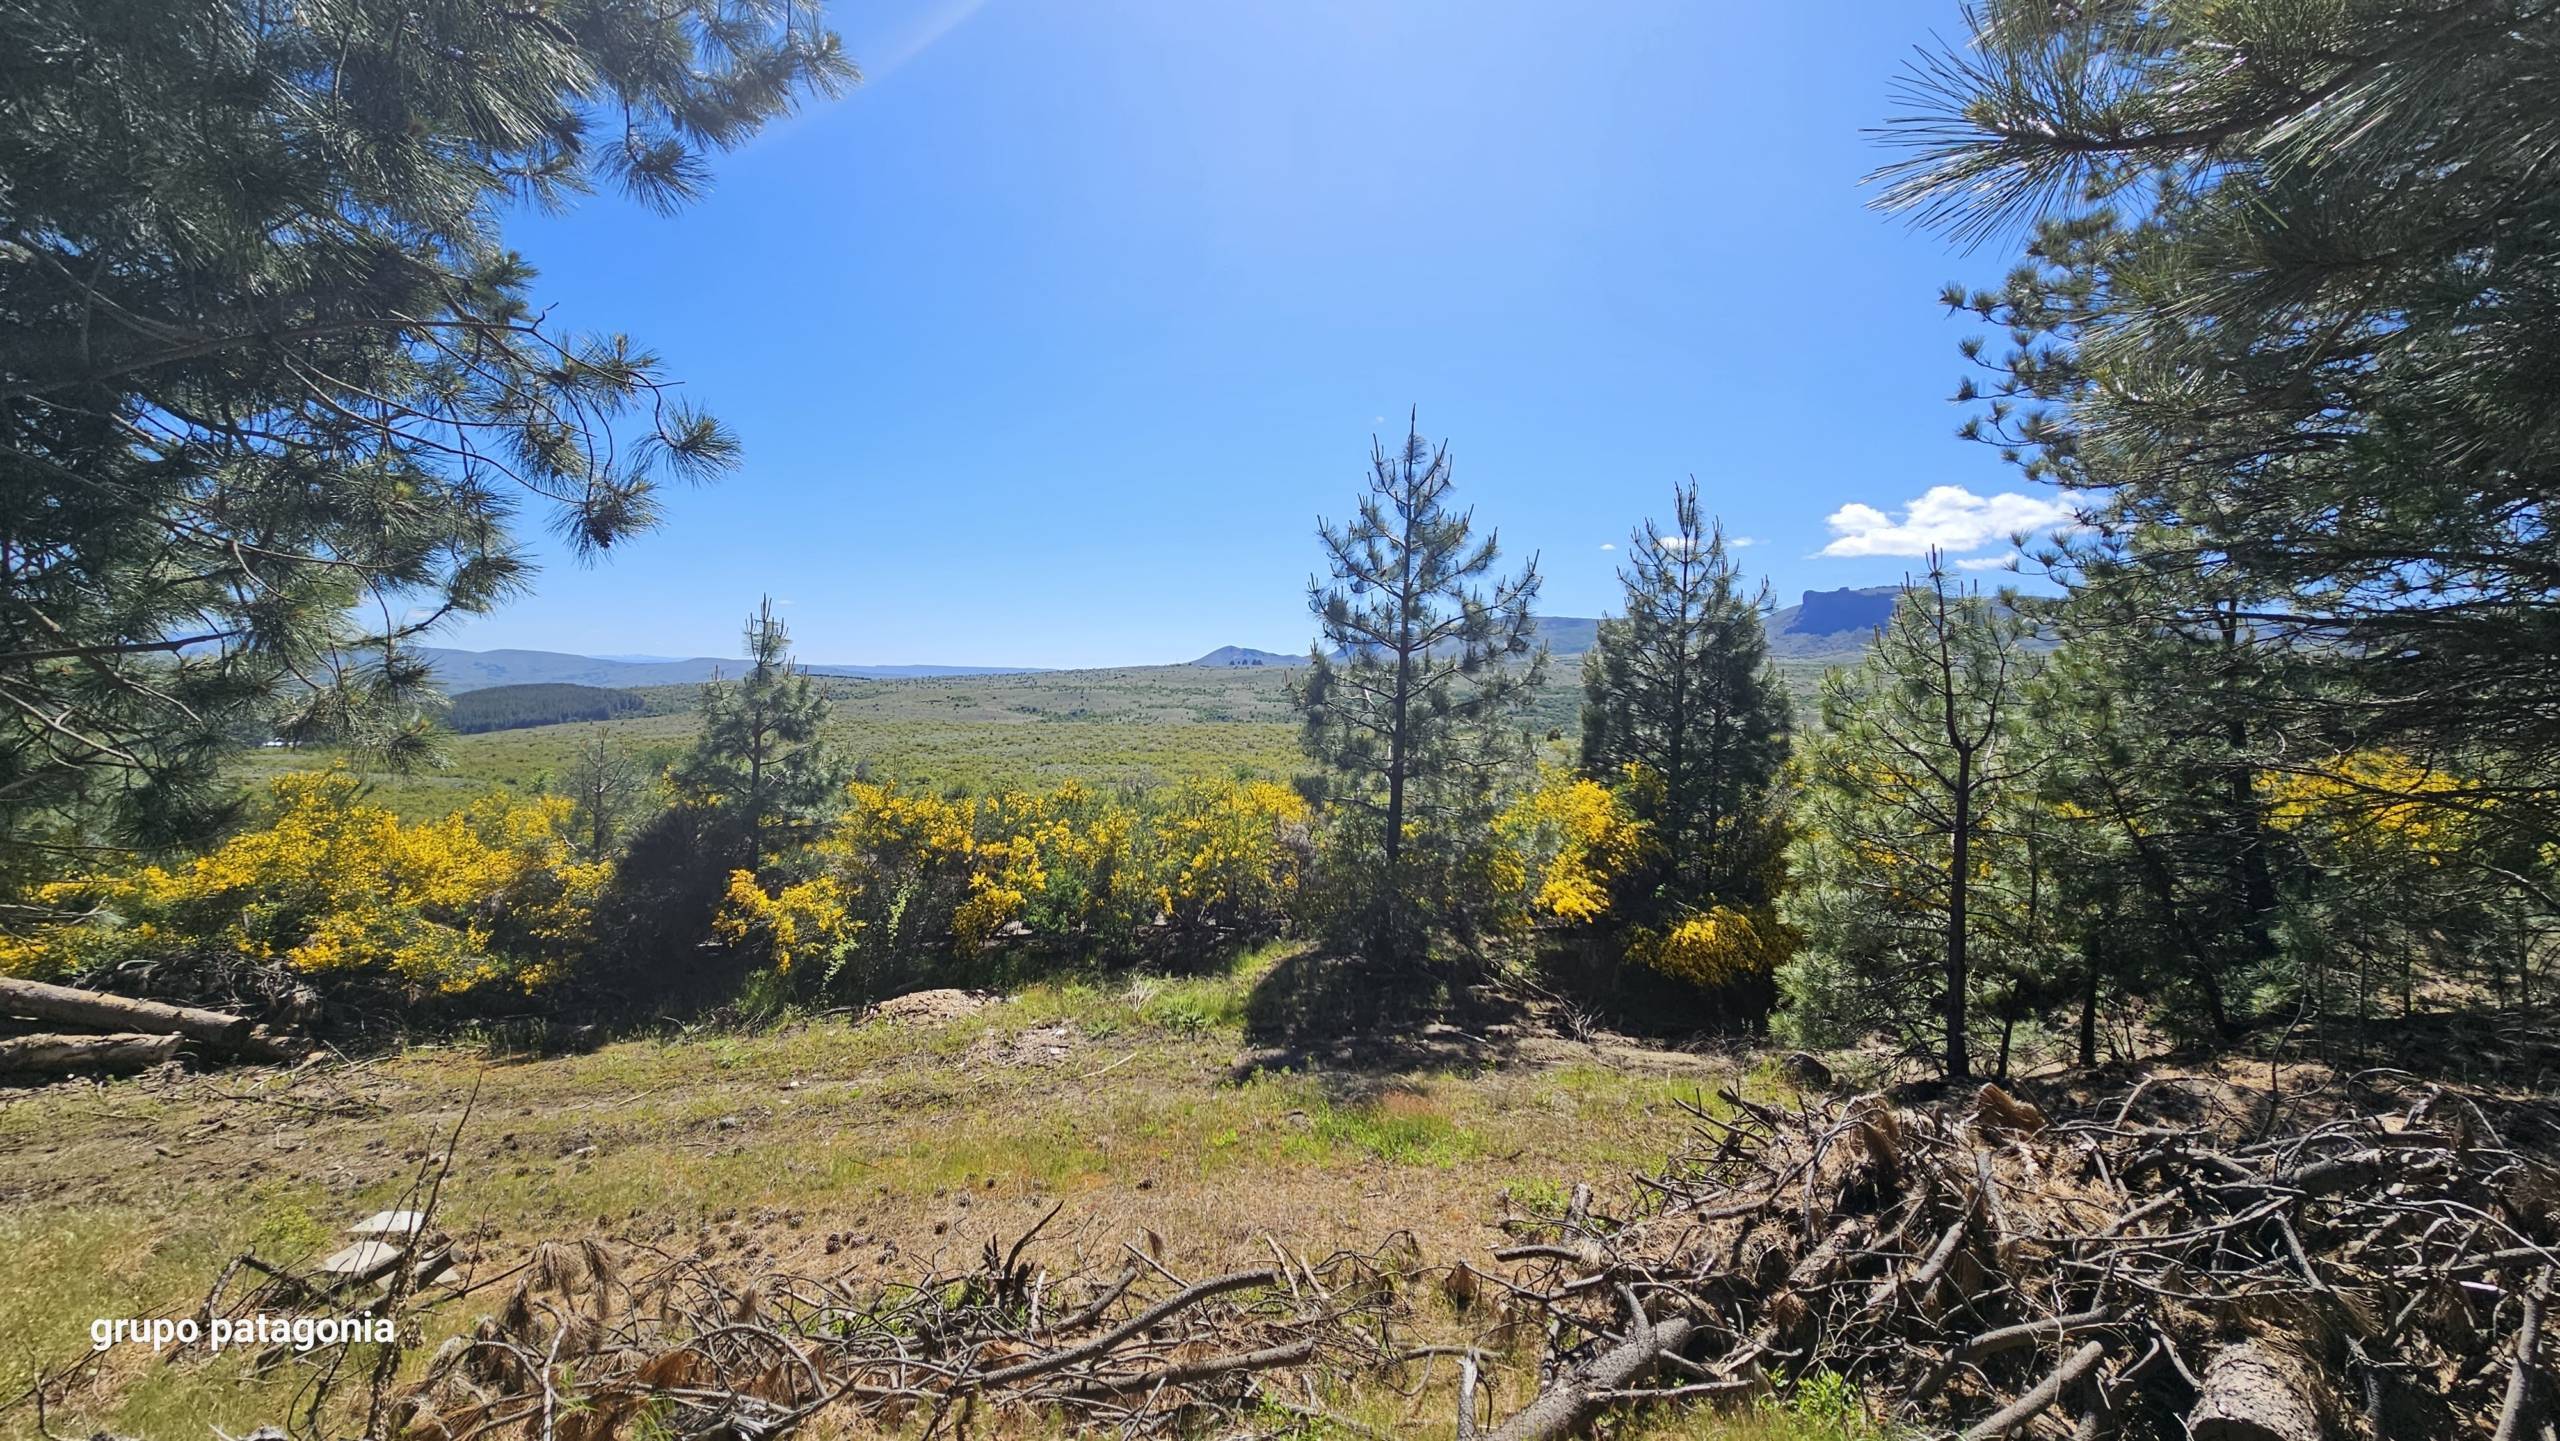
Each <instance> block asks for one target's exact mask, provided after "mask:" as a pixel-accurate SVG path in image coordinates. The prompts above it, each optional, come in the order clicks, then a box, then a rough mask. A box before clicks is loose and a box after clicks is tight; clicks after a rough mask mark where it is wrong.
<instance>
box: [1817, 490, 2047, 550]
mask: <svg viewBox="0 0 2560 1441" xmlns="http://www.w3.org/2000/svg"><path fill="white" fill-rule="evenodd" d="M2078 519H2079V517H2078V515H2077V513H2075V512H2074V511H2073V510H2072V508H2071V507H2070V506H2069V505H2066V504H2064V503H2063V502H2061V501H2059V500H2047V499H2044V498H2043V497H2041V496H2033V495H2022V494H2020V493H2019V492H2017V491H2003V492H2001V493H2000V494H1998V495H1976V494H1974V493H1973V492H1972V491H1969V490H1967V489H1965V488H1964V487H1963V486H1960V485H1933V486H1931V487H1929V489H1928V491H1927V493H1926V494H1924V495H1922V496H1921V497H1920V498H1919V499H1918V500H1915V501H1913V502H1911V503H1910V504H1909V505H1907V506H1904V507H1903V510H1902V517H1901V519H1899V520H1897V519H1895V518H1894V517H1892V516H1889V515H1887V514H1885V513H1884V512H1883V511H1881V510H1878V509H1876V508H1875V507H1874V506H1872V505H1867V504H1864V503H1863V502H1859V501H1851V502H1850V503H1849V504H1847V505H1844V506H1842V507H1840V508H1839V509H1838V510H1835V511H1833V512H1831V514H1830V515H1828V516H1826V517H1824V518H1823V523H1824V524H1826V525H1828V526H1830V527H1831V535H1832V541H1831V543H1830V544H1829V545H1826V546H1824V547H1823V548H1822V552H1821V553H1822V554H1824V555H1834V556H1859V555H1926V554H1928V553H1929V550H1930V548H1931V547H1932V546H1934V547H1936V548H1937V549H1939V550H1944V551H1955V552H1962V551H1968V550H1980V549H1982V548H1983V547H1984V546H1986V545H1991V544H1993V543H1995V542H1999V541H2005V540H2007V539H2008V538H2009V537H2010V536H2012V535H2016V534H2019V533H2021V532H2024V533H2026V534H2030V535H2032V534H2036V533H2039V532H2049V531H2055V530H2066V529H2070V528H2072V527H2073V526H2075V525H2076V524H2077V523H2078Z"/></svg>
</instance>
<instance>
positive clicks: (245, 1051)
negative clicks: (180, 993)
mask: <svg viewBox="0 0 2560 1441" xmlns="http://www.w3.org/2000/svg"><path fill="white" fill-rule="evenodd" d="M0 1015H10V1016H31V1017H34V1018H35V1019H37V1020H42V1021H51V1022H53V1023H55V1024H56V1025H63V1026H78V1027H80V1028H82V1029H84V1030H92V1031H118V1032H136V1031H148V1032H152V1033H154V1034H167V1033H169V1032H172V1031H174V1032H176V1033H177V1034H179V1035H181V1036H184V1037H186V1038H187V1039H188V1040H191V1041H197V1042H201V1043H203V1044H204V1045H207V1046H211V1047H213V1048H214V1049H215V1050H218V1051H221V1052H223V1053H224V1054H226V1055H256V1054H263V1053H265V1052H269V1051H272V1050H274V1049H275V1048H274V1046H273V1044H272V1042H268V1043H264V1044H262V1043H261V1041H260V1038H259V1037H258V1036H257V1035H256V1034H255V1026H254V1025H253V1024H252V1022H251V1021H250V1020H249V1018H248V1017H246V1016H235V1015H232V1014H231V1013H230V1012H228V1011H202V1010H198V1009H196V1008H195V1007H193V1006H172V1005H168V1004H166V1003H165V1002H161V1001H140V1000H135V999H134V998H132V997H131V996H111V995H108V994H107V993H105V992H104V991H84V990H80V989H78V988H77V987H73V986H55V985H47V984H46V983H45V982H43V981H21V980H14V979H10V978H8V977H0Z"/></svg>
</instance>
